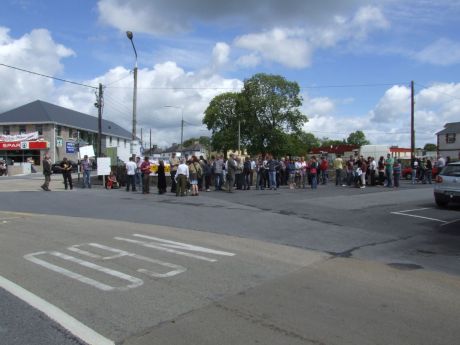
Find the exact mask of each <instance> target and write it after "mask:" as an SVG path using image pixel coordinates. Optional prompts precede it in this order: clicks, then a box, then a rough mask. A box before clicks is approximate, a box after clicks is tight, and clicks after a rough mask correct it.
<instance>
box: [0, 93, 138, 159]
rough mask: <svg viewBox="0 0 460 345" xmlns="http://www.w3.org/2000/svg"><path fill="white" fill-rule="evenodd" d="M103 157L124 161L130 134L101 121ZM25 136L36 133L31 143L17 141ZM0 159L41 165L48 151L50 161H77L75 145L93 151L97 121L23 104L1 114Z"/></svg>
mask: <svg viewBox="0 0 460 345" xmlns="http://www.w3.org/2000/svg"><path fill="white" fill-rule="evenodd" d="M101 129H102V139H101V141H102V145H101V152H102V154H103V155H106V156H110V157H112V158H113V159H112V165H115V164H117V162H116V161H115V160H122V161H125V162H127V161H128V159H129V157H130V156H131V155H132V153H131V143H132V140H131V132H129V131H127V130H126V129H124V128H122V127H121V126H119V125H117V124H116V123H114V122H112V121H107V120H104V119H103V120H102V128H101ZM28 133H37V134H38V137H37V138H36V139H35V137H34V139H33V140H27V141H24V139H18V140H21V142H18V140H15V138H22V136H24V135H26V134H28ZM0 134H2V136H1V137H0V159H4V160H7V161H8V162H9V163H10V162H13V161H14V162H15V163H20V162H26V161H27V160H28V159H33V161H34V164H35V165H37V166H40V165H41V160H42V158H43V155H44V154H45V153H46V152H48V153H49V154H50V156H51V159H52V160H53V162H57V161H60V160H62V158H63V157H67V158H68V159H70V160H73V161H76V160H78V159H79V158H80V157H79V154H78V146H79V145H83V143H84V144H89V145H93V147H94V151H96V145H97V134H98V119H97V117H95V116H91V115H87V114H84V113H80V112H78V111H74V110H71V109H67V108H63V107H60V106H57V105H54V104H50V103H47V102H43V101H40V100H37V101H34V102H31V103H28V104H25V105H23V106H20V107H18V108H15V109H12V110H9V111H6V112H4V113H2V114H0ZM139 148H140V146H139V143H138V140H136V141H135V142H134V149H135V152H134V154H136V155H140V152H138V151H139Z"/></svg>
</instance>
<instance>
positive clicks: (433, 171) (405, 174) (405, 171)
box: [401, 166, 439, 180]
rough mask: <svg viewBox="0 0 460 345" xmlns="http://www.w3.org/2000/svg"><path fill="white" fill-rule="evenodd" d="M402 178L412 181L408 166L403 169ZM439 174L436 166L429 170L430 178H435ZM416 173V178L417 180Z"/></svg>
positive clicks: (410, 170) (410, 169)
mask: <svg viewBox="0 0 460 345" xmlns="http://www.w3.org/2000/svg"><path fill="white" fill-rule="evenodd" d="M401 173H402V177H403V178H405V179H406V180H411V179H412V168H411V167H410V166H408V167H405V168H403V170H402V172H401ZM438 173H439V169H438V167H437V166H433V168H432V169H431V176H432V178H435V177H436V176H437V175H438ZM418 175H419V174H418V173H417V178H418Z"/></svg>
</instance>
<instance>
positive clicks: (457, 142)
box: [436, 122, 460, 160]
mask: <svg viewBox="0 0 460 345" xmlns="http://www.w3.org/2000/svg"><path fill="white" fill-rule="evenodd" d="M436 135H437V137H438V156H442V157H444V158H445V157H447V156H449V157H450V158H451V159H452V160H460V122H450V123H446V124H445V125H444V129H443V130H442V131H439V132H438V133H436Z"/></svg>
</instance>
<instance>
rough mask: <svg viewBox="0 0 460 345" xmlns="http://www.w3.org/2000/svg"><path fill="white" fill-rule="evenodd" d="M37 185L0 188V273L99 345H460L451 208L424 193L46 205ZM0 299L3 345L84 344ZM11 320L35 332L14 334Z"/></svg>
mask: <svg viewBox="0 0 460 345" xmlns="http://www.w3.org/2000/svg"><path fill="white" fill-rule="evenodd" d="M40 183H41V178H40V177H39V176H28V177H24V178H14V179H13V178H4V179H0V198H1V200H2V202H1V206H0V276H1V277H3V278H4V279H5V280H6V281H8V282H12V283H14V284H16V285H17V286H19V287H21V288H23V289H25V290H26V291H28V292H30V293H32V294H33V295H34V296H37V298H40V299H42V300H44V301H46V302H47V303H49V304H50V305H52V306H54V307H57V308H59V310H60V311H61V312H62V313H63V314H65V315H67V316H70V317H72V318H74V319H75V320H77V321H78V322H80V323H81V324H82V325H85V326H87V327H89V328H90V329H91V330H93V331H94V332H95V335H93V336H96V337H97V336H98V335H100V336H101V337H102V338H101V339H104V340H107V341H108V343H110V342H112V343H113V342H116V343H117V344H328V345H329V344H389V343H391V344H454V343H456V342H457V340H458V337H459V335H460V330H459V329H458V327H457V322H456V320H457V319H458V316H459V315H460V302H459V299H458V292H459V291H460V279H459V273H460V265H459V261H460V236H459V235H460V212H459V210H460V207H459V206H458V205H453V206H451V207H449V208H448V209H438V208H436V207H435V206H434V203H433V198H432V189H431V186H429V185H415V186H413V185H411V184H408V183H405V182H404V183H403V186H402V187H401V188H400V189H399V190H396V189H385V188H380V187H374V188H366V189H355V188H347V187H335V186H334V185H326V186H319V188H318V190H316V191H313V190H310V189H308V190H289V189H285V188H282V189H279V190H277V191H270V190H265V191H256V190H250V191H237V192H235V193H232V194H228V193H223V192H209V193H202V194H200V196H199V197H184V198H176V197H175V196H174V195H172V194H167V195H157V194H150V195H142V194H140V193H132V192H126V191H125V190H105V189H101V188H97V187H95V188H93V189H91V190H88V189H78V188H77V189H74V190H73V191H64V188H63V184H62V182H61V180H60V179H59V178H57V179H54V180H53V181H52V184H51V188H52V189H53V191H52V192H49V193H47V192H43V191H41V189H40V188H39V185H40ZM16 285H15V286H16ZM13 290H14V289H13ZM13 292H14V291H13ZM18 295H20V294H18ZM3 301H7V302H3ZM0 302H2V309H3V305H4V304H6V306H7V309H8V310H9V311H10V310H11V312H9V313H6V314H3V315H4V316H0V334H1V335H4V337H3V339H7V342H6V343H5V344H42V343H43V344H66V343H64V342H63V341H60V340H56V339H54V340H53V337H55V336H56V334H61V335H63V336H64V337H66V336H69V337H67V338H66V339H68V340H69V341H72V342H74V343H77V342H76V340H75V338H74V337H73V336H72V335H70V334H69V333H68V332H66V331H64V330H63V327H62V324H63V321H62V320H59V318H60V317H61V314H58V315H59V316H53V314H52V313H49V316H50V317H51V318H55V319H58V320H57V321H58V323H55V322H54V321H51V320H50V319H49V318H48V317H47V316H45V315H43V314H42V313H41V312H39V311H37V310H35V309H32V308H31V307H30V306H28V305H27V304H26V303H24V302H22V301H21V300H20V299H19V298H17V297H14V296H13V295H11V294H10V292H6V291H5V290H0ZM44 310H45V313H47V312H46V310H47V309H46V307H44ZM13 314H14V315H30V317H31V318H34V317H36V316H35V315H39V316H38V317H39V318H40V320H42V321H43V322H44V324H37V323H35V322H33V321H30V322H27V321H25V323H24V325H23V326H22V325H21V324H20V323H19V325H21V327H19V328H18V327H17V325H18V323H16V322H11V320H10V319H8V317H7V316H5V315H13ZM8 320H9V321H8ZM24 320H26V319H24ZM28 325H29V326H28ZM64 326H65V325H64ZM66 328H68V327H66ZM19 329H20V330H22V331H21V332H20V333H19V334H18V330H19ZM47 329H51V330H54V333H56V334H51V335H49V336H48V335H47ZM78 332H81V333H78ZM85 332H86V331H85V330H83V331H81V330H80V331H75V332H74V334H75V333H77V336H80V334H86V335H88V334H89V333H91V332H89V333H88V332H86V333H85ZM34 335H37V337H36V338H35V337H34ZM21 337H24V338H23V340H24V339H30V338H31V337H33V338H32V339H46V340H44V341H45V342H39V341H38V340H37V341H36V342H35V343H34V342H32V343H31V342H30V341H25V340H24V342H21V341H22V340H21ZM40 337H49V338H40ZM15 339H16V340H15ZM94 339H99V338H94V337H93V338H92V337H91V335H89V336H88V338H86V341H87V342H88V343H95V342H94ZM14 341H16V342H14ZM72 342H70V344H71V343H72ZM79 343H81V344H83V343H84V342H79ZM2 344H3V343H2ZM97 344H98V345H100V344H101V343H97Z"/></svg>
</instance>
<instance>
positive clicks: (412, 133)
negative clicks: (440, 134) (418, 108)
mask: <svg viewBox="0 0 460 345" xmlns="http://www.w3.org/2000/svg"><path fill="white" fill-rule="evenodd" d="M410 90H411V95H410V152H411V154H410V156H411V157H410V158H411V162H413V161H414V159H415V119H414V109H415V102H414V81H413V80H412V81H411V82H410Z"/></svg>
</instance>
